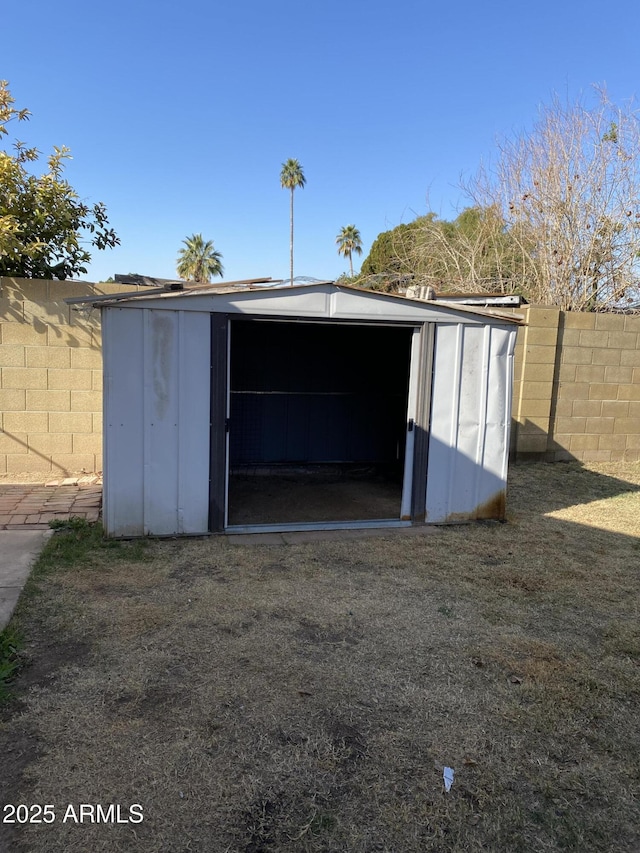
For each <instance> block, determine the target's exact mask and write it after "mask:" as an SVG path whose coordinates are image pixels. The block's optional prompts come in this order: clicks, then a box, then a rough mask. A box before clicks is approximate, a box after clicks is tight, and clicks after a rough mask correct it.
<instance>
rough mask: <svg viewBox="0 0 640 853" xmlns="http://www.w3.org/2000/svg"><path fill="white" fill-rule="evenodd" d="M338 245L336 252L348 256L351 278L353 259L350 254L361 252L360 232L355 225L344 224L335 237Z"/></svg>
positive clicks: (359, 253)
mask: <svg viewBox="0 0 640 853" xmlns="http://www.w3.org/2000/svg"><path fill="white" fill-rule="evenodd" d="M336 244H337V246H338V254H339V255H342V256H343V257H345V258H349V269H350V270H351V278H353V260H352V257H351V256H352V255H353V253H354V252H355V253H356V255H361V254H362V238H361V237H360V232H359V231H358V229H357V228H356V226H355V225H344V226H343V227H342V228H341V229H340V233H339V234H338V236H337V237H336Z"/></svg>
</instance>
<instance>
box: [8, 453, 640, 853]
mask: <svg viewBox="0 0 640 853" xmlns="http://www.w3.org/2000/svg"><path fill="white" fill-rule="evenodd" d="M509 513H510V521H509V523H507V524H481V525H470V526H460V527H449V528H440V529H438V530H437V531H435V532H432V533H425V534H423V535H411V536H407V535H403V534H401V533H398V532H396V533H394V532H388V533H386V534H385V535H384V536H381V537H380V538H372V537H370V538H363V539H359V540H355V539H347V540H344V541H340V540H335V541H321V542H315V543H305V544H293V545H291V544H290V545H237V544H233V543H232V542H231V541H230V540H229V539H226V538H212V539H208V540H182V541H175V540H174V541H155V542H149V543H117V542H116V543H114V542H104V541H102V540H101V539H100V538H99V536H98V535H96V531H95V530H94V531H91V530H89V531H87V530H86V529H82V527H80V528H79V529H78V530H70V531H68V532H61V533H58V534H56V536H55V537H53V539H52V541H51V543H50V545H49V546H48V549H47V552H46V553H45V555H44V557H43V559H42V561H41V563H40V565H39V567H38V569H37V571H36V576H35V579H34V582H32V583H31V585H30V588H29V589H28V590H27V594H26V596H25V598H24V600H23V602H22V604H21V607H20V610H19V613H18V616H17V620H16V622H17V625H18V627H20V629H21V630H22V632H23V634H24V638H25V646H24V652H23V655H24V658H25V666H24V667H23V669H22V670H21V672H20V673H19V676H18V678H17V679H16V680H15V682H14V684H13V689H14V692H15V699H13V700H12V701H11V703H10V704H9V705H7V706H5V708H4V711H3V712H1V711H0V717H1V719H2V722H1V723H0V756H1V759H0V766H1V767H2V771H1V772H0V791H1V796H0V801H2V803H25V804H34V803H41V804H43V803H48V804H53V805H54V806H55V814H56V821H55V823H53V824H50V825H44V824H32V825H26V826H19V827H10V826H6V825H5V826H0V832H3V833H4V839H5V842H4V843H5V845H6V847H5V848H2V841H1V840H0V848H2V849H7V850H11V851H16V853H63V851H64V853H81V851H82V853H84V851H93V853H102V851H109V853H117V851H134V852H135V853H137V852H138V851H140V853H143V851H144V853H164V851H166V853H182V851H185V853H186V851H203V853H205V851H206V853H218V851H220V853H223V851H229V853H271V851H283V853H289V851H291V853H293V851H295V853H298V851H302V853H305V851H308V853H312V851H314V853H319V851H325V852H326V853H329V851H331V852H332V853H338V851H344V853H347V851H349V853H374V851H381V853H414V851H415V853H418V851H420V853H422V851H442V853H449V851H492V853H501V851H504V852H505V853H517V851H522V853H525V851H527V853H530V851H580V853H591V852H592V851H614V850H615V851H618V853H625V851H638V850H640V727H639V725H638V707H639V706H638V700H639V697H640V623H639V621H638V616H639V603H640V596H639V592H640V466H639V465H637V464H619V465H610V466H597V467H593V468H589V469H587V468H582V467H580V466H578V465H555V466H552V465H533V466H519V467H516V468H514V469H513V470H512V472H511V480H510V489H509ZM444 766H449V767H452V768H453V769H454V771H455V780H454V783H453V787H452V788H451V791H450V792H449V793H446V792H445V791H444V788H443V782H442V774H443V767H444ZM79 803H93V804H97V803H100V804H102V805H103V806H104V807H105V808H106V806H107V805H108V804H110V803H115V804H120V805H121V806H122V811H121V814H122V815H123V817H124V816H127V815H128V814H129V812H128V809H129V806H130V804H132V803H139V804H141V805H142V807H143V810H144V820H143V821H142V822H141V823H137V824H133V823H121V824H115V825H105V824H91V823H83V824H82V825H78V824H76V823H74V822H69V821H67V822H66V823H65V822H63V819H62V818H63V815H64V813H65V810H66V807H67V805H68V804H74V805H77V804H79ZM0 838H2V836H0Z"/></svg>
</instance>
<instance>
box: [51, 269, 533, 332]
mask: <svg viewBox="0 0 640 853" xmlns="http://www.w3.org/2000/svg"><path fill="white" fill-rule="evenodd" d="M258 281H259V282H260V284H257V282H258ZM267 284H268V286H265V285H267ZM65 301H66V302H68V303H69V304H79V303H84V304H90V305H92V306H95V307H99V308H109V307H112V306H119V307H122V308H127V307H131V308H159V309H166V310H187V311H221V312H228V313H238V314H245V313H252V314H256V313H257V314H265V315H274V316H297V317H302V318H304V317H309V318H315V317H324V318H331V319H334V318H335V319H343V320H348V319H353V320H355V319H357V318H358V317H360V318H362V317H366V318H367V319H368V318H370V319H373V320H381V321H384V320H389V321H396V322H412V321H414V322H420V321H424V320H425V319H426V317H427V316H429V315H435V316H434V319H440V320H442V321H446V320H447V319H449V320H453V319H454V318H455V317H459V318H464V319H466V321H467V322H474V321H475V322H485V323H486V322H487V321H493V322H494V323H495V322H499V323H514V324H519V323H521V322H522V321H523V319H524V318H523V317H521V316H518V315H514V314H512V313H506V312H501V311H497V310H495V309H488V308H478V307H475V306H468V305H459V304H451V303H449V304H446V303H443V302H439V301H438V300H432V301H426V300H422V299H417V298H411V297H407V296H400V295H398V294H390V293H380V292H378V291H372V290H368V289H365V288H360V287H355V286H353V285H346V284H337V283H336V282H332V281H324V282H317V283H314V284H294V285H293V286H291V285H289V284H288V283H285V282H278V283H275V282H274V284H273V285H271V282H270V280H269V279H257V280H256V279H252V280H244V281H237V282H222V283H220V284H207V285H200V284H199V285H194V286H190V287H187V288H184V289H176V290H173V289H170V288H153V289H149V290H145V291H136V292H132V293H119V294H113V295H107V296H97V297H96V296H85V297H74V298H71V299H67V300H65Z"/></svg>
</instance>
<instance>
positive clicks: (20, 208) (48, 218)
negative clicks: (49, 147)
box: [0, 80, 120, 279]
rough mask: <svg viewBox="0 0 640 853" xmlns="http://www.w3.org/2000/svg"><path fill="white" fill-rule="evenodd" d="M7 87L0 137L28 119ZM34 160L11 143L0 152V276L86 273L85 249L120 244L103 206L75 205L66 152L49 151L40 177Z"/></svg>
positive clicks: (3, 85)
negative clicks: (13, 123)
mask: <svg viewBox="0 0 640 853" xmlns="http://www.w3.org/2000/svg"><path fill="white" fill-rule="evenodd" d="M14 103H15V99H14V98H13V97H12V96H11V92H10V90H9V84H8V82H7V81H6V80H0V136H7V135H8V134H9V131H8V128H7V125H8V124H9V123H10V122H11V121H17V122H22V121H26V120H28V118H29V115H30V113H29V111H28V110H24V109H23V110H18V109H16V108H15V107H14ZM39 157H40V153H39V152H38V151H37V149H36V148H29V147H27V146H26V145H25V144H24V143H23V142H20V141H17V140H16V141H15V142H14V144H13V151H0V275H10V276H18V277H21V278H48V279H66V278H69V277H70V276H76V275H79V274H82V273H86V272H87V267H86V265H87V264H88V263H89V261H90V260H91V253H90V252H89V250H88V248H87V244H88V245H89V246H94V247H95V248H96V249H107V248H113V247H114V246H117V245H118V244H119V243H120V240H119V238H118V237H117V236H116V233H115V231H114V230H113V229H112V228H110V227H109V221H108V218H107V212H106V208H105V206H104V204H102V202H99V203H97V204H94V205H93V206H88V205H86V204H84V203H83V202H81V201H80V199H79V197H78V195H77V193H76V192H75V190H74V189H73V187H72V186H71V185H70V184H69V183H68V181H66V180H65V179H64V177H63V171H64V161H65V160H68V159H69V158H70V152H69V149H68V148H67V147H66V146H61V147H54V149H53V153H52V154H51V155H50V156H49V157H48V158H47V170H46V171H45V173H44V174H41V175H37V174H34V173H33V172H32V171H31V169H30V167H31V166H32V164H35V163H36V162H37V161H38V159H39Z"/></svg>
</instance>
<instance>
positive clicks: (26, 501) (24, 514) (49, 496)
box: [0, 481, 102, 530]
mask: <svg viewBox="0 0 640 853" xmlns="http://www.w3.org/2000/svg"><path fill="white" fill-rule="evenodd" d="M101 507H102V485H99V484H96V483H95V482H92V483H83V482H78V481H76V482H75V483H69V482H66V483H50V484H49V485H46V486H45V485H32V484H29V485H15V484H0V530H21V529H26V530H46V529H47V528H48V527H49V522H50V521H54V520H55V519H61V520H65V519H68V518H72V517H74V518H85V519H86V520H87V521H97V520H98V518H99V517H100V509H101Z"/></svg>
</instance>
